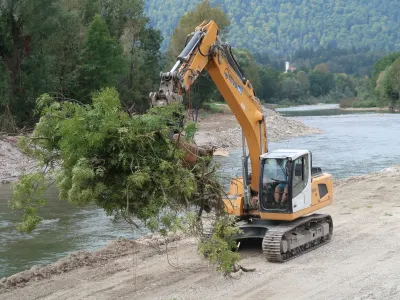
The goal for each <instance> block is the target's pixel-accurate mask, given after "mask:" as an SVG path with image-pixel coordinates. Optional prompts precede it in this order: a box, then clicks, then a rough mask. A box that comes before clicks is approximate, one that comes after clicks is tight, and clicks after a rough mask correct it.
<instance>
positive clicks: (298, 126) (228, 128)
mask: <svg viewBox="0 0 400 300" xmlns="http://www.w3.org/2000/svg"><path fill="white" fill-rule="evenodd" d="M225 106H226V107H227V105H225ZM224 111H225V112H224V113H218V114H209V115H207V116H206V117H204V118H201V119H200V121H199V130H198V132H197V133H196V136H195V141H196V143H197V144H198V145H199V146H212V147H216V148H225V149H226V148H235V147H240V146H241V141H242V133H241V129H240V127H239V125H238V123H237V121H236V119H235V117H234V115H233V114H232V113H230V111H229V108H228V109H226V110H224ZM263 111H264V116H265V118H266V124H267V134H268V141H279V140H282V139H288V138H292V137H295V136H300V135H309V134H316V133H320V132H321V131H320V130H319V129H316V128H310V127H307V126H306V125H304V124H303V123H302V122H300V121H297V120H293V119H290V118H285V117H282V116H281V115H280V114H279V113H277V112H275V111H273V110H271V109H268V108H264V109H263ZM36 165H37V164H36V162H35V161H34V160H32V159H30V158H28V157H27V156H26V155H24V154H22V153H21V151H20V150H19V149H18V147H17V138H16V137H8V136H3V137H2V136H0V183H9V182H13V181H16V180H17V179H18V177H19V176H20V175H21V174H23V173H29V172H32V171H33V170H35V168H36Z"/></svg>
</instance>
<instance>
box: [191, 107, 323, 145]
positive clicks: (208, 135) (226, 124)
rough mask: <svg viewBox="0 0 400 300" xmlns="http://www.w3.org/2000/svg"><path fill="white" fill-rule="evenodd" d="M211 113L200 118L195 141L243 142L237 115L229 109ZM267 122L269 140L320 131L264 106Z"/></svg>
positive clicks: (210, 142)
mask: <svg viewBox="0 0 400 300" xmlns="http://www.w3.org/2000/svg"><path fill="white" fill-rule="evenodd" d="M224 111H225V112H224V113H218V114H211V115H209V116H207V117H206V118H205V119H203V120H200V122H199V130H198V132H197V133H196V136H195V141H196V143H197V145H198V146H213V147H216V148H236V147H240V146H241V143H242V131H241V129H240V126H239V124H238V122H237V121H236V118H235V116H234V115H233V114H232V113H231V112H230V111H229V110H224ZM263 113H264V116H265V122H266V124H267V135H268V141H269V142H271V141H279V140H284V139H288V138H293V137H296V136H301V135H310V134H316V133H320V132H321V130H320V129H317V128H310V127H308V126H306V125H304V123H302V122H300V121H298V120H295V119H292V118H287V117H282V116H281V115H280V114H279V113H277V112H275V111H274V110H271V109H268V108H263Z"/></svg>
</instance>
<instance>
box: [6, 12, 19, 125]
mask: <svg viewBox="0 0 400 300" xmlns="http://www.w3.org/2000/svg"><path fill="white" fill-rule="evenodd" d="M9 22H10V25H11V34H12V41H13V44H12V50H11V52H10V53H9V54H6V55H4V65H5V67H6V69H7V71H8V73H9V74H10V80H9V83H8V99H7V103H6V105H5V112H4V121H3V124H2V127H4V129H5V130H6V131H13V132H14V131H16V130H17V126H16V124H15V120H14V117H13V112H12V107H13V105H14V99H15V89H16V83H17V78H18V74H19V72H20V69H21V64H22V59H23V56H24V53H23V36H22V27H23V25H22V23H21V22H20V21H17V20H15V17H14V16H13V14H12V12H10V16H9Z"/></svg>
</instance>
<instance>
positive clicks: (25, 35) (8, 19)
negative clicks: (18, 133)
mask: <svg viewBox="0 0 400 300" xmlns="http://www.w3.org/2000/svg"><path fill="white" fill-rule="evenodd" d="M57 4H58V3H57V1H52V0H36V1H24V0H7V1H0V58H1V59H2V63H3V65H4V69H5V70H6V72H7V73H8V76H9V78H8V80H7V85H8V88H7V92H8V95H7V98H6V100H5V101H3V106H2V108H1V110H2V114H3V117H2V118H1V119H0V121H1V124H0V129H3V130H15V129H16V123H15V120H14V117H13V109H14V108H15V105H16V103H15V102H16V99H17V97H18V94H20V93H21V91H22V90H23V88H22V86H21V84H22V81H20V80H18V79H19V77H20V76H21V70H22V67H23V64H24V61H25V60H26V59H27V58H28V57H30V56H31V55H32V51H33V50H34V48H35V47H36V46H37V45H40V43H41V42H42V41H43V40H45V39H46V38H47V33H48V32H49V31H51V30H52V29H53V28H54V26H57V24H56V23H55V21H56V16H57V10H58V5H57Z"/></svg>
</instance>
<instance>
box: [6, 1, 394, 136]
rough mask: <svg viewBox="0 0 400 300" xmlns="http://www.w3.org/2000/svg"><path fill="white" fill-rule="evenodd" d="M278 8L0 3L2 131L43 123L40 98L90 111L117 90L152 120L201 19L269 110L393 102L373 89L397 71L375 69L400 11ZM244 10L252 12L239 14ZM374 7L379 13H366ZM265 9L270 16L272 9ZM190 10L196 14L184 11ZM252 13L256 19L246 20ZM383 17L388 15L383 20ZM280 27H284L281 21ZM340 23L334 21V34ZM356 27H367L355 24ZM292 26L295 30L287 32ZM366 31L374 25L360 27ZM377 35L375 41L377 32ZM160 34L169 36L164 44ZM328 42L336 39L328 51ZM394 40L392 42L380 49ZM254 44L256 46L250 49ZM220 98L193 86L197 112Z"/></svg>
mask: <svg viewBox="0 0 400 300" xmlns="http://www.w3.org/2000/svg"><path fill="white" fill-rule="evenodd" d="M281 2H282V3H281V4H280V5H278V1H272V0H271V1H261V2H255V1H252V2H251V3H245V2H240V1H225V2H224V3H222V1H216V0H212V1H179V0H177V1H173V2H171V1H169V2H160V1H144V0H119V1H112V0H84V1H78V0H56V1H52V0H37V1H23V0H13V1H6V2H2V4H1V5H0V131H15V130H16V129H17V128H19V129H21V128H27V129H29V128H31V126H32V124H33V123H34V122H36V121H37V115H35V110H34V109H35V105H36V100H37V99H38V97H39V96H40V95H41V94H43V93H49V94H51V95H52V96H53V97H56V98H57V99H59V100H67V99H75V100H76V101H79V102H81V103H90V101H91V97H92V94H93V93H94V92H96V91H98V90H99V89H101V88H104V87H115V88H116V89H117V91H118V92H119V94H120V99H121V101H122V103H123V105H124V107H125V109H127V110H129V111H130V113H143V112H145V111H146V110H147V109H148V107H149V99H148V94H149V92H151V91H154V90H155V89H157V85H158V83H159V76H158V75H159V72H160V70H167V69H168V67H169V66H170V65H171V64H172V63H173V62H174V60H175V59H176V57H177V55H178V53H179V51H180V50H181V49H182V48H183V44H184V41H185V38H186V35H187V34H188V33H190V32H191V31H192V30H193V28H194V27H195V26H196V25H198V24H199V23H201V21H202V20H209V19H214V20H216V21H217V23H218V24H219V25H220V27H221V29H222V35H223V37H228V38H229V40H230V41H231V42H232V44H233V45H234V46H235V47H234V53H235V55H236V58H237V60H238V62H239V63H240V65H241V66H242V68H243V69H244V72H245V74H246V75H247V77H248V78H249V79H250V80H251V82H252V83H253V86H254V87H255V90H256V92H257V95H258V97H259V98H260V99H261V100H263V101H264V102H268V103H277V104H280V105H290V104H300V103H301V104H306V103H315V102H339V101H340V100H343V99H351V100H349V101H348V102H349V103H352V104H351V105H359V106H376V105H383V104H384V103H386V102H387V101H386V102H384V101H380V100H379V94H378V92H377V91H376V90H375V88H376V82H377V80H378V78H379V74H380V73H382V72H383V71H385V68H387V67H389V65H390V64H391V63H393V62H394V60H391V59H389V61H390V64H389V65H385V68H383V69H382V68H379V67H378V68H376V67H375V69H374V68H373V65H374V64H375V62H376V61H379V59H381V61H385V58H383V59H382V57H383V56H384V55H385V54H386V52H387V51H389V50H391V49H394V48H398V47H397V46H396V45H397V44H396V43H397V42H396V37H397V33H396V32H395V31H396V30H395V29H396V26H395V25H393V24H392V23H391V22H392V21H393V20H397V19H396V18H397V14H396V10H395V8H396V5H397V3H395V2H394V1H392V2H387V1H385V2H384V3H385V5H384V4H382V3H380V2H379V3H378V2H377V3H375V2H374V1H373V2H371V3H368V4H366V5H367V6H365V5H364V6H363V7H364V8H361V4H358V5H356V4H357V3H358V2H357V3H356V2H355V1H349V2H347V4H346V5H345V6H343V5H344V4H343V3H344V2H338V1H336V2H335V3H336V4H335V5H333V4H332V5H330V4H329V3H330V2H328V1H325V2H323V1H313V2H312V5H311V4H310V2H309V1H297V2H296V3H297V5H291V6H290V5H289V6H288V4H285V3H286V2H285V1H281ZM196 3H197V5H195V4H196ZM340 3H342V4H343V5H342V4H340ZM261 4H262V5H261ZM322 4H324V5H322ZM243 5H246V8H247V9H246V10H245V9H242V10H240V9H238V8H241V7H243ZM341 5H342V6H343V8H340V7H342V6H341ZM371 5H374V9H369V10H368V9H367V8H365V7H369V6H371ZM268 7H270V8H271V12H267V11H266V8H268ZM290 7H291V8H290ZM308 7H311V8H308ZM175 8H177V9H175ZM189 8H193V10H192V11H191V12H188V13H185V12H186V11H187V10H188V9H189ZM289 8H290V12H291V17H290V18H283V17H282V16H283V15H282V14H283V12H284V11H288V10H289ZM356 8H357V9H356ZM306 11H309V13H307V14H306V15H307V16H308V17H309V19H307V20H309V22H307V27H306V28H307V30H306V31H304V32H302V31H301V32H300V33H299V32H298V30H297V31H296V30H293V31H290V30H289V29H288V28H289V27H290V28H292V27H293V28H297V29H298V28H301V26H300V25H298V24H297V23H296V22H297V21H296V20H298V19H301V16H303V15H304V14H305V12H306ZM365 11H368V13H367V16H368V18H367V19H366V20H368V22H367V23H365V22H364V23H363V22H362V20H364V19H363V18H361V17H360V16H362V15H363V13H361V12H365ZM146 12H147V14H146ZM171 12H174V13H171ZM248 12H252V14H251V16H249V17H246V16H247V15H249V13H248ZM356 12H357V13H356ZM386 13H387V16H386V17H379V16H381V15H382V16H383V15H385V14H386ZM324 14H329V15H330V17H329V18H328V17H326V16H325V15H324ZM359 15H360V16H359ZM148 16H149V17H148ZM257 16H259V17H257ZM333 16H335V18H333ZM357 16H359V17H357ZM311 18H312V19H311ZM343 18H345V19H346V20H347V21H346V22H347V23H346V22H345V23H346V24H347V25H346V26H344V25H343V24H344V23H343V24H342V23H340V22H342V19H343ZM277 19H279V20H281V21H280V22H278V23H277V21H274V20H277ZM333 19H335V20H336V21H337V24H335V26H333V25H332V22H333ZM251 20H253V21H254V23H256V24H257V26H264V25H262V24H264V23H263V22H267V23H268V24H269V25H268V26H272V25H273V24H278V25H279V26H278V25H277V26H278V27H276V28H275V29H276V30H275V29H274V30H270V29H268V28H269V27H268V26H264V28H267V29H268V30H266V31H265V32H263V33H262V34H261V33H257V30H259V29H257V28H259V27H257V26H256V24H253V25H250V24H251ZM256 20H257V21H256ZM318 20H319V21H320V22H319V23H318V22H317V21H318ZM321 20H324V22H322V21H321ZM364 21H365V20H364ZM357 22H359V23H360V24H359V25H354V24H355V23H357ZM242 23H243V24H242ZM267 23H265V24H267ZM286 23H287V24H290V26H289V25H288V26H289V27H288V28H286V27H287V26H286V25H285V24H286ZM239 24H242V25H240V26H239ZM296 24H297V25H296ZM318 24H319V25H318ZM338 24H339V25H338ZM340 24H342V25H343V26H342V25H340ZM357 24H358V23H357ZM362 24H364V25H365V24H367V25H368V24H372V25H371V26H369V25H368V26H367V25H365V26H364V27H362V26H363V25H362ZM151 25H154V26H155V27H157V28H159V29H156V28H154V27H152V26H151ZM328 25H329V26H328ZM389 25H390V26H389ZM252 26H253V27H252ZM285 26H286V27H285ZM318 26H319V27H318ZM332 26H333V27H332ZM341 26H342V27H343V28H342V29H340V27H341ZM355 26H359V27H357V28H363V30H362V32H359V31H354V30H355V29H354V27H355ZM360 26H361V27H360ZM379 26H380V27H379ZM385 26H386V27H385ZM317 27H318V30H317V29H316V28H317ZM285 28H286V29H285ZM346 28H347V29H346ZM374 28H375V29H374ZM377 28H378V29H379V28H380V29H379V30H378V29H377ZM339 29H340V30H341V31H340V32H342V31H343V30H348V35H347V38H346V39H345V40H346V43H347V44H346V43H343V42H340V36H341V35H338V34H336V33H337V31H338V30H339ZM373 29H374V30H375V34H372V33H371V31H373ZM319 31H321V32H325V31H326V32H329V34H322V35H321V37H320V39H319V40H317V39H310V38H309V35H310V32H313V34H316V35H319V34H318V32H319ZM353 31H354V32H353ZM277 32H278V33H279V34H278V35H276V36H275V39H278V40H279V39H285V40H288V41H289V40H290V41H292V43H291V44H285V43H280V42H279V43H278V44H279V45H283V46H282V47H283V48H279V49H278V48H274V46H273V45H274V44H273V43H269V42H268V41H269V40H271V41H273V40H274V39H273V38H272V37H270V35H273V33H277ZM296 32H297V33H296ZM162 33H163V34H164V36H165V37H166V38H165V39H164V41H163V37H162ZM289 33H290V34H289ZM352 33H354V34H355V36H356V37H357V39H358V42H357V43H356V42H354V44H353V43H350V42H351V41H352V40H354V41H355V39H356V38H355V37H354V38H353V37H352ZM295 34H297V35H300V36H302V37H303V39H302V42H301V43H297V44H296V43H295V41H296V38H294V36H295ZM166 35H168V36H166ZM286 35H288V37H286ZM291 35H293V37H292V36H291ZM327 36H334V37H335V38H334V39H333V38H332V39H331V40H329V41H330V42H328V43H326V42H325V41H326V39H327V38H326V37H327ZM389 36H390V39H387V40H386V42H382V41H383V40H385V38H386V37H389ZM239 37H240V38H239ZM306 37H307V38H306ZM260 39H261V40H260ZM250 40H251V41H252V43H251V44H250V43H247V42H246V41H250ZM333 40H334V41H336V42H332V41H333ZM310 41H313V42H310ZM314 42H315V43H314ZM163 43H164V44H163ZM162 45H164V46H162ZM257 45H258V46H257ZM373 49H376V50H373ZM283 52H285V53H284V54H282V53H283ZM279 53H281V54H279ZM389 57H390V55H389ZM285 61H290V63H291V66H292V67H293V69H292V71H291V72H288V73H283V71H284V66H285ZM377 69H378V71H379V72H378V71H377ZM205 75H207V74H205ZM366 76H367V77H366ZM199 91H200V92H199ZM362 95H363V96H362ZM371 95H373V97H372V96H371ZM371 97H372V98H371ZM354 99H357V101H355V100H354ZM360 99H361V101H360ZM220 100H222V99H221V96H220V95H219V93H218V91H217V89H216V87H215V86H214V84H213V83H212V81H211V80H210V78H209V77H207V76H204V77H202V78H201V79H199V80H198V81H197V82H196V84H195V85H194V86H193V103H194V104H195V105H196V107H198V108H200V107H202V106H203V103H204V102H210V101H220Z"/></svg>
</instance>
